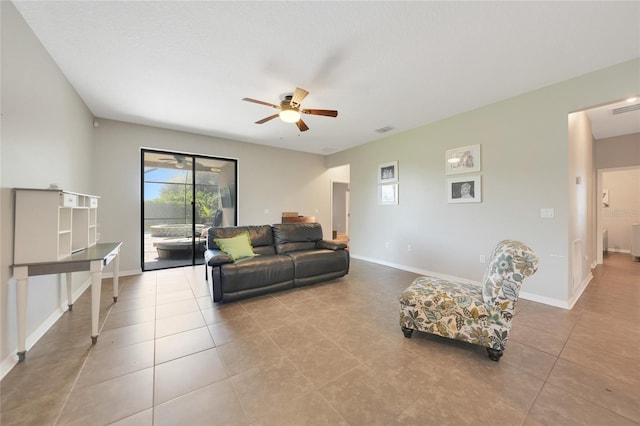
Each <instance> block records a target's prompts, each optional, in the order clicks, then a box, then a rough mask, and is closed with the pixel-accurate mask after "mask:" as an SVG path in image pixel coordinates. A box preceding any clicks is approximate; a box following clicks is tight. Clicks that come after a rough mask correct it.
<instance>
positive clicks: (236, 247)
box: [214, 232, 257, 260]
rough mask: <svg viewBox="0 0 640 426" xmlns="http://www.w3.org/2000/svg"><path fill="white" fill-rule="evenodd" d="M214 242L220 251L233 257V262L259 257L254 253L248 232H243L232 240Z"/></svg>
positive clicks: (216, 239)
mask: <svg viewBox="0 0 640 426" xmlns="http://www.w3.org/2000/svg"><path fill="white" fill-rule="evenodd" d="M214 241H215V243H216V244H217V245H218V247H220V250H222V251H223V252H225V253H226V254H228V255H229V256H231V258H232V259H233V260H238V259H242V258H243V257H254V256H257V255H256V254H255V253H254V252H253V247H252V246H251V240H250V238H249V233H248V232H241V233H240V234H238V235H236V236H235V237H231V238H215V239H214Z"/></svg>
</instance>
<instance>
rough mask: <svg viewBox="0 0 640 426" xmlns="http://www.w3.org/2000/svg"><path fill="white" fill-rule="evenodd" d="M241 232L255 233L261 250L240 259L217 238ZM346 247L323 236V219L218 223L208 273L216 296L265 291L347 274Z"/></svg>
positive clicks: (207, 255) (255, 244)
mask: <svg viewBox="0 0 640 426" xmlns="http://www.w3.org/2000/svg"><path fill="white" fill-rule="evenodd" d="M241 232H248V233H249V236H250V238H251V244H252V246H253V251H254V252H255V253H256V254H258V255H259V256H256V257H247V258H243V259H238V260H236V261H234V260H233V259H232V258H231V257H230V256H228V255H227V254H225V253H224V252H223V251H221V250H220V248H219V247H218V245H217V244H216V243H215V241H214V239H216V238H231V237H234V236H236V235H238V234H239V233H241ZM346 248H347V246H346V245H345V244H342V243H336V242H334V241H328V240H323V239H322V227H321V225H320V224H319V223H281V224H274V225H259V226H234V227H224V228H218V227H212V228H209V231H208V233H207V250H206V251H205V254H204V256H205V261H206V267H205V278H206V279H207V281H208V282H209V289H210V290H211V296H212V298H213V301H214V302H230V301H234V300H238V299H244V298H248V297H254V296H259V295H262V294H266V293H270V292H273V291H280V290H286V289H290V288H294V287H301V286H305V285H310V284H314V283H317V282H320V281H328V280H332V279H335V278H340V277H343V276H344V275H346V274H347V273H348V272H349V251H348V250H346ZM209 275H210V276H209Z"/></svg>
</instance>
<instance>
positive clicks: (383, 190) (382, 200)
mask: <svg viewBox="0 0 640 426" xmlns="http://www.w3.org/2000/svg"><path fill="white" fill-rule="evenodd" d="M378 204H380V205H393V204H398V184H397V183H393V184H387V185H378Z"/></svg>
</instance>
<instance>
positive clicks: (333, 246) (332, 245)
mask: <svg viewBox="0 0 640 426" xmlns="http://www.w3.org/2000/svg"><path fill="white" fill-rule="evenodd" d="M316 247H317V248H319V249H327V250H333V251H336V250H344V249H346V248H347V245H346V244H344V243H336V242H335V241H328V240H320V241H318V242H317V243H316Z"/></svg>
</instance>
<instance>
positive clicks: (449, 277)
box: [351, 254, 480, 286]
mask: <svg viewBox="0 0 640 426" xmlns="http://www.w3.org/2000/svg"><path fill="white" fill-rule="evenodd" d="M351 258H352V259H359V260H364V261H365V262H371V263H376V264H378V265H383V266H389V267H391V268H395V269H400V270H402V271H408V272H413V273H414V274H420V275H428V276H430V277H435V278H440V279H443V280H448V281H459V282H463V283H468V284H474V285H480V282H479V281H473V280H469V279H467V278H461V277H456V276H453V275H446V274H441V273H439V272H434V271H429V270H426V269H420V268H414V267H412V266H406V265H400V264H398V263H391V262H386V261H384V260H380V259H373V258H370V257H364V256H358V255H353V254H351ZM409 284H411V283H409ZM409 284H407V286H408V285H409Z"/></svg>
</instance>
